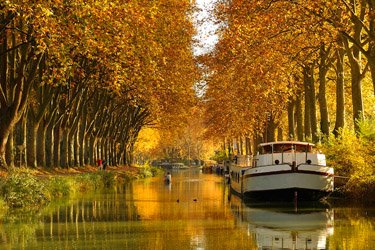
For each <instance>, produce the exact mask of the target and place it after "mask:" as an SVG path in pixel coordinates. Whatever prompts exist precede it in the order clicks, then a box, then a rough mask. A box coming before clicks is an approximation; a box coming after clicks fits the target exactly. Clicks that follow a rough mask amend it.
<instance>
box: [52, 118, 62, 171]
mask: <svg viewBox="0 0 375 250" xmlns="http://www.w3.org/2000/svg"><path fill="white" fill-rule="evenodd" d="M60 126H61V125H60V122H58V123H57V124H56V125H55V128H54V133H53V165H54V166H55V167H60V166H61V165H60V164H61V163H60V162H61V152H60V151H61V127H60Z"/></svg>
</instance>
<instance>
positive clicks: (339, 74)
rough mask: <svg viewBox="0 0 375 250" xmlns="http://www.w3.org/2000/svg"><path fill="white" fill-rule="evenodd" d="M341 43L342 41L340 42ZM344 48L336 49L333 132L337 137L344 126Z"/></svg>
mask: <svg viewBox="0 0 375 250" xmlns="http://www.w3.org/2000/svg"><path fill="white" fill-rule="evenodd" d="M341 44H342V43H341ZM344 55H345V50H344V48H342V47H340V48H339V49H337V51H336V58H337V59H336V122H335V128H334V130H333V134H334V135H335V136H336V137H337V136H338V135H339V132H340V130H341V129H343V128H344V126H345V96H344V93H345V92H344V91H345V89H344V79H345V76H344V72H345V71H344Z"/></svg>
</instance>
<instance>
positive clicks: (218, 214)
mask: <svg viewBox="0 0 375 250" xmlns="http://www.w3.org/2000/svg"><path fill="white" fill-rule="evenodd" d="M172 176H173V177H172V183H171V184H169V185H166V184H164V182H163V179H162V177H155V178H149V179H146V180H139V181H134V182H132V183H129V184H126V185H124V186H121V187H117V188H115V189H108V190H104V191H103V192H100V193H91V194H87V195H85V196H82V197H80V198H75V199H71V200H69V201H64V202H61V203H60V204H53V205H51V206H49V207H48V208H45V209H43V210H40V211H37V212H35V211H32V212H29V213H27V212H25V211H22V212H18V213H17V212H15V213H11V214H2V215H0V216H1V217H0V218H2V221H1V223H0V249H112V250H115V249H213V250H219V249H226V250H230V249H236V250H237V249H353V250H354V249H355V250H357V249H375V208H374V207H353V206H333V205H330V204H301V205H300V204H299V205H298V206H294V204H279V203H278V204H274V203H272V204H267V203H263V204H256V203H248V202H247V203H244V202H242V201H241V199H239V198H238V197H237V196H235V195H229V189H228V186H226V185H225V184H224V181H223V179H222V177H221V176H218V175H215V174H203V173H201V172H200V171H199V170H180V171H176V172H172Z"/></svg>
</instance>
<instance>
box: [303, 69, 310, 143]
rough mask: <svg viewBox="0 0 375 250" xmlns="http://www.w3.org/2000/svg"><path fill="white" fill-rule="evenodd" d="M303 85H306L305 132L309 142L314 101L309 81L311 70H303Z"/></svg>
mask: <svg viewBox="0 0 375 250" xmlns="http://www.w3.org/2000/svg"><path fill="white" fill-rule="evenodd" d="M303 84H304V90H305V91H304V93H305V113H304V114H305V116H304V118H305V119H304V132H305V140H306V141H308V140H309V139H310V138H311V116H310V112H311V105H312V100H311V99H310V98H311V95H310V88H311V85H310V80H309V69H308V68H307V67H305V68H303Z"/></svg>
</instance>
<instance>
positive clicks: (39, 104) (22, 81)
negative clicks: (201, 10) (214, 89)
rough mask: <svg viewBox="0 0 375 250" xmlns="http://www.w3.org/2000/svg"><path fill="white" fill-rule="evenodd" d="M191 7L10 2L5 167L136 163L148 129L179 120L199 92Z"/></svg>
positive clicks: (3, 51)
mask: <svg viewBox="0 0 375 250" xmlns="http://www.w3.org/2000/svg"><path fill="white" fill-rule="evenodd" d="M190 11H191V5H190V2H189V1H175V0H172V1H171V0H168V1H167V0H165V1H158V2H150V1H136V2H134V1H133V2H122V1H116V0H113V1H105V2H102V1H89V2H87V1H80V0H74V1H68V2H66V1H62V2H61V1H52V2H51V1H38V2H37V3H36V2H35V1H10V2H9V1H8V2H4V3H1V4H0V114H1V118H0V167H1V168H3V169H9V168H11V167H14V166H15V165H17V166H18V164H22V165H23V164H26V165H28V166H32V167H35V166H42V167H53V166H56V167H57V166H61V167H69V166H82V165H85V164H95V160H96V159H97V158H105V159H107V161H108V162H109V164H113V165H114V164H129V163H131V161H132V151H133V145H134V143H135V140H136V138H137V136H138V133H139V131H140V130H141V128H142V127H143V126H145V125H146V124H149V123H150V122H154V123H155V122H157V123H159V124H160V125H161V126H163V124H171V121H173V119H170V117H171V116H172V114H173V113H175V114H178V115H179V116H183V114H184V110H185V109H186V107H188V106H189V105H190V104H191V100H192V98H193V97H194V92H193V89H192V86H193V83H194V82H195V80H196V79H197V77H198V74H197V69H196V65H195V62H194V60H193V55H192V51H191V43H192V35H193V26H192V24H191V22H190V20H189V17H188V15H189V13H190ZM176 20H178V22H177V21H176ZM182 75H183V76H184V77H181V76H182Z"/></svg>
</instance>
